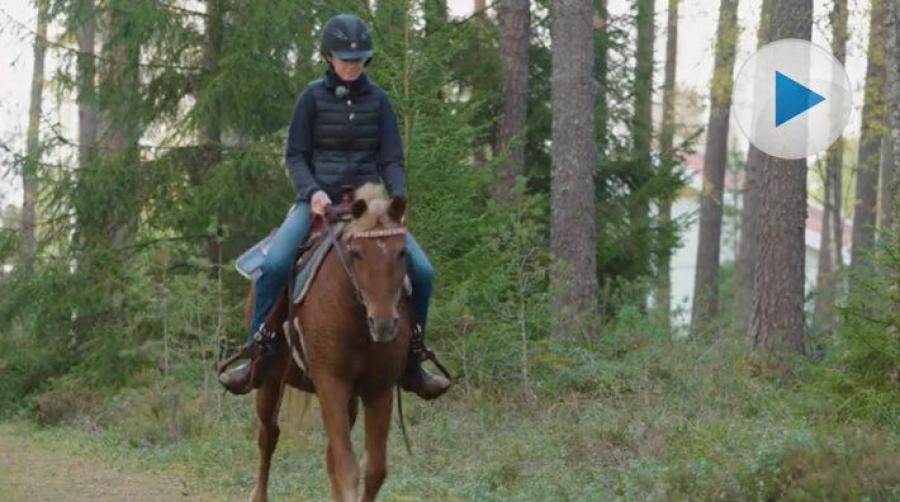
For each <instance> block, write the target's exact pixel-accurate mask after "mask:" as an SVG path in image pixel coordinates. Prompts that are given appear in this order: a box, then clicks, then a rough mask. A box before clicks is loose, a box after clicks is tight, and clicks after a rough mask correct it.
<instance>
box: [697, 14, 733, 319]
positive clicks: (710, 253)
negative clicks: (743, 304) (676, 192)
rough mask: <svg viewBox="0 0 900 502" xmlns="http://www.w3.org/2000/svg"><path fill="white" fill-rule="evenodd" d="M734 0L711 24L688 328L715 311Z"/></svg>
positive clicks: (726, 149)
mask: <svg viewBox="0 0 900 502" xmlns="http://www.w3.org/2000/svg"><path fill="white" fill-rule="evenodd" d="M737 7H738V0H722V1H721V3H720V4H719V24H718V27H717V28H716V56H715V69H714V71H713V78H712V82H711V83H710V95H711V103H710V111H709V124H708V125H707V127H706V154H705V155H704V158H703V188H702V190H701V191H700V239H699V244H698V246H697V269H696V275H695V277H694V308H693V315H692V316H691V331H692V332H697V331H699V330H701V329H703V328H704V327H705V326H706V325H708V323H709V322H710V321H711V320H712V319H713V318H714V317H715V316H716V314H717V313H718V303H719V288H718V282H717V281H718V275H719V246H720V242H721V236H722V204H723V202H724V199H723V194H724V184H725V165H726V163H727V162H728V119H729V116H730V111H731V90H732V88H733V87H734V76H733V73H734V57H735V47H736V45H737Z"/></svg>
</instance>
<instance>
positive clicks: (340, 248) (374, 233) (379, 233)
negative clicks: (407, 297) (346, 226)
mask: <svg viewBox="0 0 900 502" xmlns="http://www.w3.org/2000/svg"><path fill="white" fill-rule="evenodd" d="M330 231H331V232H332V236H331V238H332V239H334V249H335V251H336V252H337V255H338V258H339V259H340V261H341V265H343V266H344V270H345V271H346V272H347V276H348V277H349V278H350V282H351V283H352V284H353V291H354V293H355V294H356V301H358V302H359V304H360V305H362V306H365V302H363V297H362V289H361V288H360V287H359V281H357V280H356V274H354V273H353V269H352V268H350V263H349V262H348V261H347V256H346V254H345V252H344V245H345V244H344V243H343V242H341V241H342V240H346V241H347V244H346V245H347V246H348V247H349V245H350V244H351V243H352V242H353V240H354V239H378V238H382V237H395V236H400V235H406V227H403V226H400V227H394V228H384V229H381V230H366V231H364V232H355V233H352V234H350V235H348V236H345V237H343V238H341V237H340V236H338V235H336V233H337V232H338V231H339V229H338V228H337V227H333V226H332V227H331V228H330ZM401 297H402V296H401Z"/></svg>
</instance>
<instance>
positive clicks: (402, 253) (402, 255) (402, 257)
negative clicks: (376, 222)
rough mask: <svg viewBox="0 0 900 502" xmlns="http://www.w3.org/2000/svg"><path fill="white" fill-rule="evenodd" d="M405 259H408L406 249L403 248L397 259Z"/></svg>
mask: <svg viewBox="0 0 900 502" xmlns="http://www.w3.org/2000/svg"><path fill="white" fill-rule="evenodd" d="M404 258H406V248H403V249H401V250H400V251H398V252H397V259H398V260H402V259H404Z"/></svg>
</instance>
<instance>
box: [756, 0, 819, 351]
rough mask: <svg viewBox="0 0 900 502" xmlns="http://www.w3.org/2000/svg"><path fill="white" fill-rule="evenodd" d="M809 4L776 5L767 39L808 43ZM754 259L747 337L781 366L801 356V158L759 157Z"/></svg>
mask: <svg viewBox="0 0 900 502" xmlns="http://www.w3.org/2000/svg"><path fill="white" fill-rule="evenodd" d="M811 35H812V0H776V1H775V4H774V6H773V8H772V38H773V40H779V39H783V38H798V39H803V40H809V39H810V37H811ZM763 159H764V164H763V167H764V168H763V171H762V183H761V185H760V208H761V212H760V220H759V241H760V242H759V246H760V247H759V255H758V262H757V264H756V270H755V273H754V286H753V302H752V318H751V321H750V329H749V337H750V339H751V341H752V344H753V348H754V350H762V351H770V352H773V353H775V354H776V355H777V356H778V357H779V358H781V362H782V363H784V362H786V359H787V357H788V356H790V355H792V354H798V353H799V354H803V353H805V350H806V347H805V343H806V340H805V331H804V330H805V326H804V311H803V299H804V290H803V288H804V262H805V255H806V243H805V228H806V159H799V160H788V159H781V158H776V157H771V156H768V155H765V154H763Z"/></svg>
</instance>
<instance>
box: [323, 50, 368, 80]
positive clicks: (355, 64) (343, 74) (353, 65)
mask: <svg viewBox="0 0 900 502" xmlns="http://www.w3.org/2000/svg"><path fill="white" fill-rule="evenodd" d="M328 60H329V61H330V62H331V65H332V66H334V72H335V73H337V76H338V77H340V79H341V80H343V81H344V82H353V81H354V80H356V79H358V78H359V76H360V75H362V72H363V70H364V69H365V67H366V65H365V61H363V60H362V59H347V60H344V59H338V58H336V57H334V56H329V58H328Z"/></svg>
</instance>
